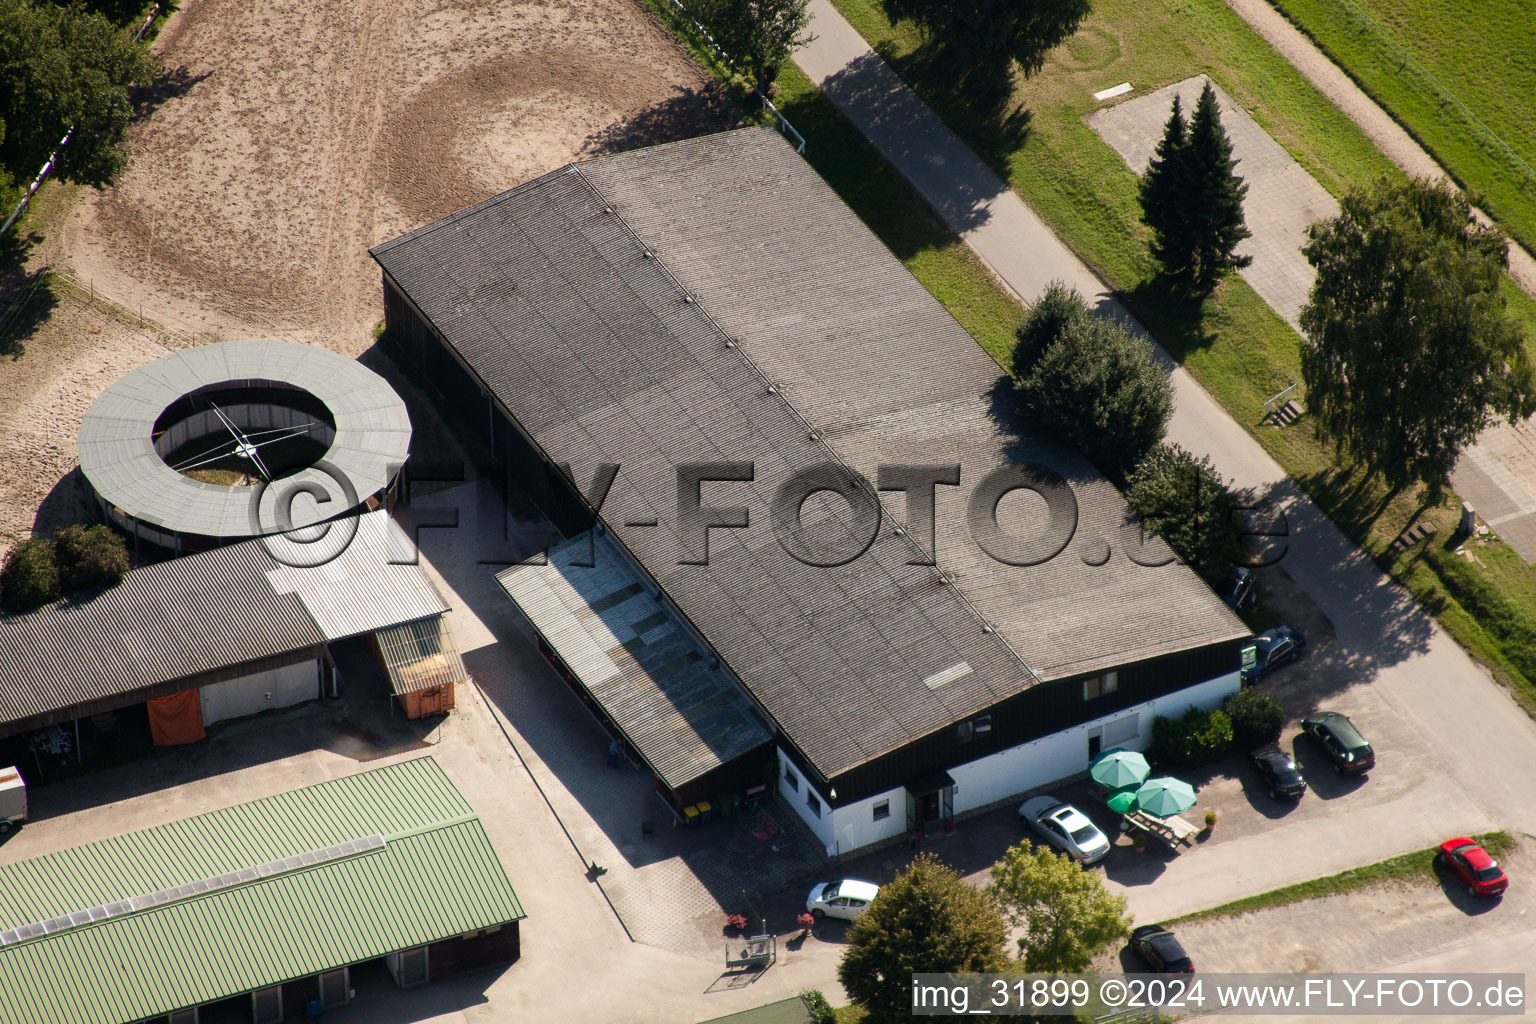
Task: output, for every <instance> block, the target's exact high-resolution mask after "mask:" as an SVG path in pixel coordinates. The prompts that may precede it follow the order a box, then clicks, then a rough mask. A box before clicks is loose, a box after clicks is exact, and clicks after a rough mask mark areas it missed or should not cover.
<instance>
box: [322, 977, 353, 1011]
mask: <svg viewBox="0 0 1536 1024" xmlns="http://www.w3.org/2000/svg"><path fill="white" fill-rule="evenodd" d="M350 990H351V978H350V975H349V972H348V971H347V969H346V968H345V967H339V968H337V969H336V970H334V971H326V972H325V973H323V974H321V975H320V1009H322V1010H329V1009H330V1008H331V1007H333V1006H341V1005H343V1004H344V1003H346V1002H347V1000H349V999H350V998H352V993H351V991H350Z"/></svg>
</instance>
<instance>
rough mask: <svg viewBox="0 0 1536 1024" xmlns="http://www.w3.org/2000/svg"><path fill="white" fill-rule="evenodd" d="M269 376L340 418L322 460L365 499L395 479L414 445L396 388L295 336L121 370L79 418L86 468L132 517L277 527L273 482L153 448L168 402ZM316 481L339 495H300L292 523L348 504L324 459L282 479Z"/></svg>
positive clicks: (241, 532) (191, 526)
mask: <svg viewBox="0 0 1536 1024" xmlns="http://www.w3.org/2000/svg"><path fill="white" fill-rule="evenodd" d="M231 380H273V381H280V382H283V383H286V384H292V385H294V386H296V387H299V388H302V389H304V390H305V391H307V392H309V393H310V394H311V395H313V396H314V397H316V398H318V399H319V400H320V401H321V402H323V403H324V404H325V406H326V408H327V409H329V410H330V412H331V416H332V417H333V418H334V419H335V421H336V436H335V438H334V439H333V440H332V442H331V446H330V448H329V449H328V450H327V451H326V453H325V456H324V460H325V462H326V463H327V464H328V465H329V466H330V467H331V469H332V470H333V471H334V473H336V474H340V475H341V476H342V477H345V478H346V480H347V481H349V482H350V484H351V486H352V489H353V491H354V492H355V497H356V498H358V499H361V498H366V497H367V496H368V495H370V494H374V493H376V492H377V491H378V490H380V489H381V488H382V487H384V486H385V485H386V484H388V483H389V481H390V479H391V478H392V477H393V475H394V474H395V473H396V472H397V471H398V470H399V468H400V466H401V465H402V464H403V463H404V462H405V459H406V455H407V453H408V452H409V451H410V445H411V420H410V416H409V415H408V414H407V413H406V409H405V403H404V402H403V401H402V400H401V398H400V396H399V395H397V394H395V390H394V389H393V388H391V387H390V386H389V384H388V382H386V381H385V380H384V378H382V377H380V376H379V375H378V374H376V373H374V372H373V371H372V370H370V369H368V368H367V367H366V366H364V365H363V364H361V363H359V362H358V361H357V360H355V359H348V358H346V357H345V356H341V355H338V354H336V353H335V352H330V351H328V350H326V349H323V348H320V347H318V346H316V345H300V344H296V343H294V342H290V341H226V342H221V343H219V344H214V345H204V346H201V347H198V348H190V349H185V350H183V351H181V352H176V353H173V354H171V355H169V356H166V357H164V358H163V359H157V360H155V361H154V362H153V363H149V364H148V365H146V366H140V367H138V368H137V369H135V370H132V371H130V372H129V373H127V374H125V375H124V376H123V377H122V378H121V379H120V380H118V381H117V382H115V383H114V384H112V386H111V387H109V388H107V389H106V390H105V391H103V392H102V393H101V396H100V397H99V398H97V399H96V401H95V402H94V403H92V405H91V407H90V409H89V410H87V412H86V414H85V418H84V419H83V420H82V421H81V424H80V433H79V437H78V439H77V445H78V447H79V450H80V469H81V471H82V472H83V473H84V474H85V477H86V479H87V480H89V481H90V483H91V486H92V487H93V488H95V490H96V493H97V494H98V495H100V496H101V497H102V498H103V499H104V500H106V501H108V502H110V503H111V504H113V505H115V506H117V507H118V508H120V509H122V510H123V511H124V512H125V513H127V514H128V515H129V516H132V517H133V518H135V519H140V520H143V521H144V522H146V523H152V524H154V525H155V526H159V527H161V528H163V529H166V530H171V531H174V532H176V533H190V534H197V535H200V536H205V537H231V538H232V537H252V536H258V535H261V534H264V533H275V532H277V531H278V530H279V529H280V526H279V524H278V521H277V517H276V516H275V515H273V514H271V511H272V510H271V506H272V503H273V500H274V499H275V498H276V497H277V496H278V490H279V489H277V488H272V489H270V490H269V491H268V492H267V494H264V495H262V498H263V506H262V514H260V515H253V512H252V501H253V499H255V498H256V488H255V487H254V486H248V487H224V486H220V485H218V484H210V483H202V482H199V481H197V480H193V479H191V478H190V477H186V476H183V475H182V474H180V473H178V472H176V471H175V470H173V469H171V468H170V467H169V466H168V465H166V464H165V461H164V460H163V459H162V458H161V457H160V456H159V455H158V454H157V453H156V452H155V449H154V447H153V444H152V443H151V441H152V435H153V433H154V426H155V421H156V419H157V418H158V417H159V416H160V414H161V413H162V412H164V411H165V409H166V407H167V406H169V405H170V404H171V403H172V402H174V401H176V400H177V399H178V398H180V397H181V396H183V395H185V394H187V393H188V392H191V391H195V390H197V389H198V388H200V387H203V386H204V385H207V384H215V383H222V382H225V381H231ZM303 485H315V486H318V487H320V488H322V490H323V493H325V494H327V495H330V496H331V497H333V498H335V499H338V500H340V504H335V503H334V502H327V503H324V504H321V503H318V502H311V501H308V500H305V501H299V502H295V503H294V504H293V508H292V514H293V520H292V523H291V525H292V526H306V525H309V524H310V523H312V522H317V521H319V519H321V518H323V517H325V516H329V515H333V514H335V512H336V511H337V510H343V509H349V508H351V507H352V506H353V505H355V504H356V501H349V500H347V499H348V498H349V497H353V496H352V495H347V494H346V493H345V491H344V488H343V487H342V486H341V485H340V484H338V483H337V481H336V480H335V479H333V474H332V473H331V472H327V471H326V470H323V469H320V468H312V469H307V470H304V471H303V472H300V473H298V474H295V475H294V476H292V477H289V478H287V479H286V481H285V487H286V488H287V489H292V488H296V487H299V486H303Z"/></svg>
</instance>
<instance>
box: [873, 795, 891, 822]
mask: <svg viewBox="0 0 1536 1024" xmlns="http://www.w3.org/2000/svg"><path fill="white" fill-rule="evenodd" d="M890 816H891V802H890V801H889V800H881V801H880V802H879V803H877V804H875V820H876V821H884V820H885V819H886V818H889V817H890Z"/></svg>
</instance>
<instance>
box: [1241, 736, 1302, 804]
mask: <svg viewBox="0 0 1536 1024" xmlns="http://www.w3.org/2000/svg"><path fill="white" fill-rule="evenodd" d="M1248 762H1249V763H1250V764H1252V765H1253V766H1254V767H1255V768H1257V769H1258V771H1259V774H1260V775H1262V776H1263V777H1264V785H1266V786H1268V787H1269V795H1270V797H1271V798H1273V799H1275V800H1279V799H1280V798H1281V797H1283V796H1284V797H1289V798H1291V799H1292V800H1299V799H1301V795H1302V794H1303V793H1305V792H1306V791H1307V780H1306V779H1304V778H1303V777H1302V775H1301V769H1300V768H1297V767H1296V759H1295V758H1293V757H1292V756H1291V755H1290V754H1287V753H1286V752H1285V751H1283V750H1281V749H1280V744H1278V743H1271V744H1268V745H1267V746H1263V747H1260V748H1259V749H1258V750H1255V751H1254V752H1253V753H1251V754H1249V755H1248Z"/></svg>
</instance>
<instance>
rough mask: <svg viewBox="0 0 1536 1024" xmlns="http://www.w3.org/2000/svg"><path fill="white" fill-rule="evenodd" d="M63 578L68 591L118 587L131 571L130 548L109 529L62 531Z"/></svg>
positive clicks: (60, 558)
mask: <svg viewBox="0 0 1536 1024" xmlns="http://www.w3.org/2000/svg"><path fill="white" fill-rule="evenodd" d="M54 543H55V545H56V547H57V550H58V562H59V579H60V583H61V585H62V586H63V589H64V590H66V591H71V592H72V591H76V590H95V589H97V588H100V587H115V586H116V585H117V584H119V583H121V582H122V580H123V573H125V572H127V571H128V548H127V547H126V546H125V545H124V544H123V538H121V537H119V536H118V535H117V534H116V533H115V532H114V531H113V530H112V528H111V527H108V526H78V525H76V526H70V527H67V528H65V529H64V530H62V531H60V533H59V535H58V537H56V538H55V540H54Z"/></svg>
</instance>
